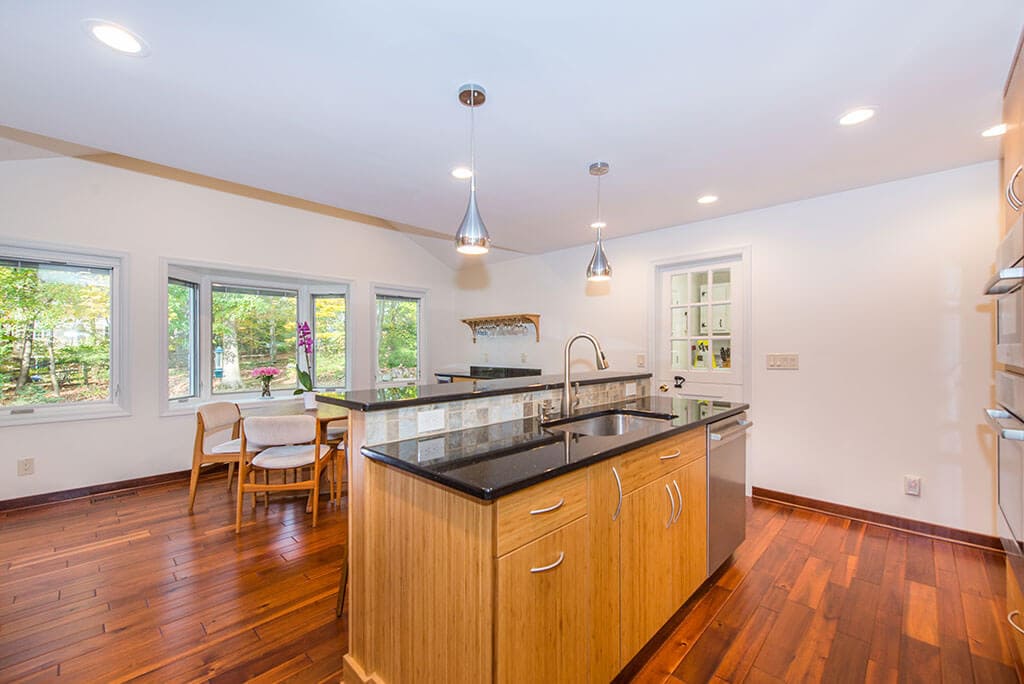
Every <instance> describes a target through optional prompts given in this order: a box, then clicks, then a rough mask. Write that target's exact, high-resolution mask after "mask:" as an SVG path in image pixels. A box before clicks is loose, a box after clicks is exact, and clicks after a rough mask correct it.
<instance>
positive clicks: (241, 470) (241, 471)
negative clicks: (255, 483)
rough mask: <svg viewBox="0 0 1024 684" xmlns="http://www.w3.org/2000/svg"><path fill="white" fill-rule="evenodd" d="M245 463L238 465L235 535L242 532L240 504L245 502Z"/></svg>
mask: <svg viewBox="0 0 1024 684" xmlns="http://www.w3.org/2000/svg"><path fill="white" fill-rule="evenodd" d="M245 475H246V473H245V463H244V462H240V463H239V464H238V496H236V497H235V499H236V501H235V534H238V533H240V532H241V531H242V502H243V501H244V500H245Z"/></svg>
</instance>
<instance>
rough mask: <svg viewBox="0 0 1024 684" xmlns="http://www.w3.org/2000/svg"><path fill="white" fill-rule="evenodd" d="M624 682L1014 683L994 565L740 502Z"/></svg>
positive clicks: (925, 543)
mask: <svg viewBox="0 0 1024 684" xmlns="http://www.w3.org/2000/svg"><path fill="white" fill-rule="evenodd" d="M747 516H748V517H747V519H748V524H747V541H746V542H745V543H744V544H743V545H742V546H741V547H740V548H739V549H738V550H737V552H736V554H735V555H734V558H733V562H732V564H731V565H730V566H727V567H725V568H724V569H723V570H722V571H720V572H719V573H718V574H717V575H716V576H715V577H714V578H713V579H712V581H710V582H709V583H708V584H706V585H705V586H704V587H702V588H701V589H700V590H699V591H698V593H697V594H696V595H695V596H694V597H693V598H692V599H690V601H689V602H688V603H687V605H686V606H684V608H683V610H682V611H681V612H680V613H679V614H678V615H677V616H676V618H675V621H676V623H677V625H676V627H675V629H674V630H673V631H672V633H671V635H670V636H669V637H668V639H667V640H666V641H665V643H664V644H663V645H662V646H661V648H659V649H658V650H657V651H656V652H655V653H654V654H653V656H651V658H650V659H649V660H648V662H647V663H646V664H644V666H643V668H642V669H641V670H640V672H639V673H638V674H637V675H636V676H635V677H634V678H633V681H635V682H659V683H670V684H677V683H678V682H702V683H703V682H928V683H929V684H936V683H938V682H972V681H973V682H986V683H988V682H1017V681H1018V679H1017V673H1016V669H1015V667H1014V655H1013V651H1012V648H1013V645H1012V643H1011V642H1010V639H1011V635H1010V632H1009V631H1008V627H1007V626H1006V622H1005V616H1006V577H1005V574H1004V573H1005V570H1004V558H1003V556H1002V555H1001V554H998V553H994V552H991V551H987V550H982V549H978V548H975V547H970V546H964V545H961V544H954V543H950V542H946V541H941V540H934V539H929V538H927V537H921V536H917V535H913V534H909V533H905V532H901V531H897V530H890V529H887V528H883V527H877V526H874V525H870V524H864V523H861V522H855V521H850V520H846V519H843V518H838V517H833V516H830V515H825V514H820V513H815V512H812V511H807V510H803V509H794V508H789V507H786V506H780V505H776V504H771V503H767V502H762V501H757V500H755V501H752V502H750V503H749V504H748V510H747Z"/></svg>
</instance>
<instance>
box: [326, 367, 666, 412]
mask: <svg viewBox="0 0 1024 684" xmlns="http://www.w3.org/2000/svg"><path fill="white" fill-rule="evenodd" d="M536 377H544V376H536V375H527V376H522V377H518V378H493V379H488V380H476V381H474V382H473V383H468V382H463V383H453V384H452V385H451V387H453V388H459V389H462V388H461V387H460V386H461V385H471V386H472V387H473V388H475V386H476V384H477V382H487V383H498V382H503V381H514V382H516V383H517V384H514V385H510V386H509V387H491V388H487V389H480V390H476V389H471V388H469V387H467V388H465V389H464V390H463V391H453V392H452V394H448V395H444V396H433V397H415V398H411V399H389V400H385V401H374V402H366V401H355V400H351V399H342V398H339V397H332V396H330V395H325V394H317V395H316V400H317V401H319V402H323V403H325V404H335V405H337V406H344V407H345V408H347V409H352V410H354V411H361V412H364V413H368V412H371V411H384V410H387V409H393V408H402V407H405V406H424V405H427V404H444V403H448V402H451V401H466V400H467V399H479V398H481V397H497V396H501V395H503V394H521V393H524V392H542V391H544V390H551V389H558V388H560V387H562V386H563V385H564V384H565V383H564V382H563V381H562V380H558V381H549V382H535V383H530V382H529V381H528V379H529V378H536ZM650 377H652V374H651V373H650V372H649V371H636V372H629V373H625V372H624V373H609V374H607V375H605V376H603V377H602V376H598V377H588V378H585V379H580V380H572V379H571V378H570V381H571V382H573V383H574V384H575V383H578V384H580V385H600V384H603V383H606V382H627V381H629V380H646V379H648V378H650ZM519 383H522V384H519Z"/></svg>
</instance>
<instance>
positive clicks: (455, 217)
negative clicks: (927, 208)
mask: <svg viewBox="0 0 1024 684" xmlns="http://www.w3.org/2000/svg"><path fill="white" fill-rule="evenodd" d="M437 4H438V3H417V2H408V1H404V2H337V1H332V2H327V1H319V2H317V1H310V2H304V3H286V4H279V3H266V2H255V3H254V2H251V1H248V2H246V1H242V0H219V1H218V2H195V1H192V2H185V1H181V2H139V1H137V0H134V1H133V0H98V1H96V2H85V1H80V2H70V1H67V0H63V1H62V0H49V1H47V2H16V1H14V0H0V93H3V95H2V96H0V124H3V125H7V126H11V127H14V128H17V129H21V130H24V131H31V132H33V133H37V134H41V135H46V136H51V137H54V138H58V139H61V140H66V141H70V142H73V143H77V144H80V145H87V146H90V147H94V148H100V149H104V150H109V151H112V152H117V153H120V154H124V155H128V156H132V157H137V158H140V159H144V160H148V161H153V162H157V163H160V164H165V165H169V166H174V167H178V168H182V169H186V170H189V171H194V172H197V173H201V174H206V175H209V176H214V177H217V178H223V179H227V180H231V181H234V182H238V183H244V184H247V185H252V186H256V187H259V188H264V189H268V190H273V191H276V192H281V193H286V194H289V195H295V196H297V197H301V198H305V199H309V200H314V201H317V202H323V203H326V204H330V205H334V206H338V207H342V208H345V209H349V210H352V211H357V212H363V213H366V214H371V215H375V216H379V217H381V218H384V219H387V220H389V221H395V222H400V223H406V224H411V225H414V226H419V227H422V228H426V229H430V230H436V231H441V232H443V233H446V234H447V233H454V230H455V228H456V227H457V226H458V224H459V222H460V220H461V218H462V213H463V211H464V209H465V204H466V196H467V192H468V187H467V185H466V182H465V181H461V182H460V181H456V180H454V179H452V178H451V177H450V176H449V174H448V172H449V169H450V168H451V167H452V166H455V165H457V164H459V163H462V162H465V161H467V157H468V111H467V110H466V109H465V108H464V107H462V106H461V105H459V103H458V101H457V99H456V91H457V89H458V86H459V85H460V84H462V83H464V82H467V81H475V82H478V83H481V84H483V85H484V86H485V87H486V88H487V91H488V101H487V104H486V105H485V106H484V107H483V108H482V109H481V110H480V111H479V112H478V117H477V132H478V170H479V173H478V176H479V204H480V210H481V213H482V215H483V217H484V220H485V221H486V223H487V225H488V228H489V229H490V231H491V235H492V237H493V239H494V241H495V243H496V244H498V245H501V246H504V247H508V248H511V249H517V250H521V251H527V252H539V251H546V250H551V249H556V248H560V247H565V246H569V245H574V244H581V243H584V242H587V241H589V240H591V239H592V237H591V230H590V229H589V227H588V226H589V224H590V222H591V221H592V220H593V213H594V200H595V198H594V193H595V187H594V180H593V179H592V178H591V177H590V176H589V175H588V174H587V166H588V165H589V163H590V162H592V161H594V160H597V159H602V160H605V161H608V162H609V163H610V164H611V173H610V174H609V175H608V176H606V177H605V179H604V181H603V182H604V209H605V211H604V213H605V218H606V220H607V221H608V223H609V228H608V231H607V232H608V234H609V235H610V236H618V235H625V234H629V233H636V232H640V231H645V230H651V229H655V228H660V227H664V226H669V225H675V224H680V223H685V222H689V221H694V220H699V219H703V218H707V217H711V216H717V215H722V214H727V213H734V212H737V211H742V210H747V209H752V208H757V207H763V206H768V205H771V204H777V203H779V202H784V201H789V200H793V199H798V198H803V197H809V196H814V195H819V194H823V193H828V192H834V191H838V190H842V189H846V188H851V187H856V186H862V185H867V184H871V183H876V182H880V181H885V180H890V179H894V178H900V177H905V176H910V175H916V174H920V173H926V172H930V171H935V170H939V169H944V168H949V167H953V166H958V165H962V164H968V163H972V162H977V161H981V160H985V159H995V158H998V157H999V142H998V140H992V139H982V138H981V137H980V136H979V135H978V134H979V132H980V131H981V130H982V129H984V128H986V127H988V126H989V125H991V124H993V123H996V122H997V121H998V120H999V114H1000V100H1001V97H1002V89H1003V85H1004V80H1005V77H1006V74H1007V71H1008V69H1009V67H1010V63H1011V60H1012V58H1013V53H1014V48H1015V46H1016V42H1017V38H1018V34H1019V32H1020V30H1021V26H1022V24H1024V3H1021V2H1019V0H985V1H984V2H977V0H906V1H904V2H892V0H862V1H860V2H856V1H854V2H842V3H837V2H821V0H799V1H796V0H794V1H792V2H763V0H734V1H732V2H705V3H700V4H697V3H693V2H669V1H664V2H657V3H655V2H635V3H624V2H599V1H595V0H561V1H559V2H551V1H550V0H547V1H546V2H538V1H537V0H520V1H519V2H511V3H487V2H479V0H455V1H449V2H445V3H444V4H443V6H440V7H438V6H428V5H437ZM87 17H98V18H103V19H108V20H111V21H116V22H118V23H121V24H123V25H126V26H128V27H130V28H132V29H133V30H135V31H136V32H138V33H139V34H141V35H142V36H144V37H145V39H146V40H147V41H148V42H149V44H150V46H151V48H152V54H151V55H150V56H148V57H145V58H134V57H127V56H122V55H119V54H116V53H114V52H113V51H111V50H110V49H108V48H106V47H104V46H102V45H100V44H99V43H96V42H95V41H94V40H92V39H91V38H90V37H89V36H88V35H87V34H86V32H85V31H84V30H83V29H82V27H81V24H80V22H81V20H82V19H84V18H87ZM860 104H872V105H877V106H878V107H879V114H878V116H877V117H876V118H875V119H874V120H873V121H871V122H869V123H867V124H864V125H862V126H859V127H854V128H849V129H847V128H840V127H838V126H837V125H836V118H837V117H838V116H839V115H840V114H841V113H843V112H844V111H845V110H847V109H849V108H851V107H853V106H856V105H860ZM706 192H713V193H715V194H717V195H720V196H721V198H722V199H721V201H720V202H719V203H718V204H715V205H710V206H699V205H697V204H696V203H695V201H694V200H695V198H696V197H697V196H698V195H701V194H704V193H706Z"/></svg>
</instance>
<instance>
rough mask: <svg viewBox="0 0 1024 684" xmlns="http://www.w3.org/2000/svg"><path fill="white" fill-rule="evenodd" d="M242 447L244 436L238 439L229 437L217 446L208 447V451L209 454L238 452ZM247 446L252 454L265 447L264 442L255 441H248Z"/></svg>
mask: <svg viewBox="0 0 1024 684" xmlns="http://www.w3.org/2000/svg"><path fill="white" fill-rule="evenodd" d="M241 448H242V438H241V437H239V438H238V439H229V440H228V441H226V442H223V443H221V444H218V445H217V446H215V447H213V448H212V449H207V450H206V453H208V454H237V453H238V451H239V450H240V449H241ZM245 448H246V449H247V450H248V451H249V453H250V454H254V453H256V452H257V451H262V450H263V448H264V447H263V445H262V444H256V443H255V442H247V443H246V445H245Z"/></svg>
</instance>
